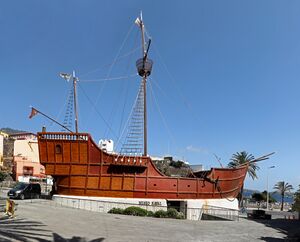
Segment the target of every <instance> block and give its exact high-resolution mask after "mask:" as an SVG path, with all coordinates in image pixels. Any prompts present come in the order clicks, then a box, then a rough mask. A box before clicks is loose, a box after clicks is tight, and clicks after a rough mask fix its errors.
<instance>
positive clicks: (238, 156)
mask: <svg viewBox="0 0 300 242" xmlns="http://www.w3.org/2000/svg"><path fill="white" fill-rule="evenodd" d="M230 160H231V161H230V162H229V163H228V167H230V168H235V167H238V166H240V165H243V164H246V163H249V166H248V171H247V173H248V175H249V176H250V177H251V178H252V179H253V180H254V179H257V174H256V171H257V170H259V167H258V166H257V165H256V162H253V161H254V160H255V158H254V156H253V155H252V154H248V153H247V152H246V151H242V152H237V153H235V154H233V155H232V157H231V159H230ZM243 191H244V185H243V186H242V188H241V191H240V194H239V200H240V207H243Z"/></svg>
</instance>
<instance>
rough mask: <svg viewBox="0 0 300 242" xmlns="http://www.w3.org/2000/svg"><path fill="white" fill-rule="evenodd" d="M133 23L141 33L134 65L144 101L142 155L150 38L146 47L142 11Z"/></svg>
mask: <svg viewBox="0 0 300 242" xmlns="http://www.w3.org/2000/svg"><path fill="white" fill-rule="evenodd" d="M135 23H136V24H137V25H138V26H139V27H140V29H141V34H142V52H143V53H142V58H140V59H138V60H137V61H136V67H137V70H138V73H139V75H140V76H141V77H142V84H143V99H144V100H143V101H144V107H143V109H144V154H143V155H144V156H147V154H148V153H147V95H146V89H147V77H148V76H149V75H150V74H151V70H152V65H153V61H152V60H151V59H149V58H147V57H148V51H149V47H150V43H151V39H149V42H148V46H147V49H146V42H145V26H144V22H143V17H142V12H141V15H140V17H138V18H137V19H136V20H135Z"/></svg>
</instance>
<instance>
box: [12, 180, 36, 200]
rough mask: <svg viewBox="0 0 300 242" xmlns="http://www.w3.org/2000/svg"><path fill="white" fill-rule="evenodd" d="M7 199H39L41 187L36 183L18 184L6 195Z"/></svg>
mask: <svg viewBox="0 0 300 242" xmlns="http://www.w3.org/2000/svg"><path fill="white" fill-rule="evenodd" d="M7 196H8V197H9V198H20V199H22V200H23V199H25V198H40V196H41V186H40V184H38V183H24V182H20V183H18V184H17V185H16V186H15V187H14V188H13V189H11V190H9V191H8V193H7Z"/></svg>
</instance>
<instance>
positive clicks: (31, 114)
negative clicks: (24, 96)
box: [29, 107, 39, 119]
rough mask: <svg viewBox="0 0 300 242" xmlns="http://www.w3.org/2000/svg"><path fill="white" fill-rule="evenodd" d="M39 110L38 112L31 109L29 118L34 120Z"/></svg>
mask: <svg viewBox="0 0 300 242" xmlns="http://www.w3.org/2000/svg"><path fill="white" fill-rule="evenodd" d="M38 112H39V111H38V110H36V109H35V108H34V107H31V113H30V115H29V118H30V119H32V118H33V117H34V116H35V115H37V114H38Z"/></svg>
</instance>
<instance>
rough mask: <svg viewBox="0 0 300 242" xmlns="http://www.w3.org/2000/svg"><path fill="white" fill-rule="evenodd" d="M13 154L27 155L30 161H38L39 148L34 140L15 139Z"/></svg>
mask: <svg viewBox="0 0 300 242" xmlns="http://www.w3.org/2000/svg"><path fill="white" fill-rule="evenodd" d="M14 156H22V157H27V158H28V160H31V161H32V162H39V150H38V143H37V141H36V140H16V141H15V143H14Z"/></svg>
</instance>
